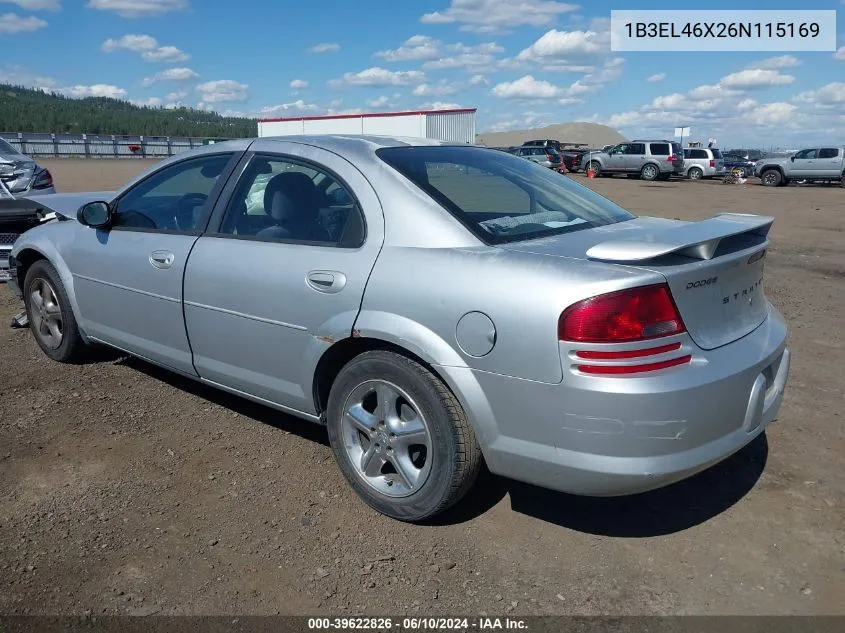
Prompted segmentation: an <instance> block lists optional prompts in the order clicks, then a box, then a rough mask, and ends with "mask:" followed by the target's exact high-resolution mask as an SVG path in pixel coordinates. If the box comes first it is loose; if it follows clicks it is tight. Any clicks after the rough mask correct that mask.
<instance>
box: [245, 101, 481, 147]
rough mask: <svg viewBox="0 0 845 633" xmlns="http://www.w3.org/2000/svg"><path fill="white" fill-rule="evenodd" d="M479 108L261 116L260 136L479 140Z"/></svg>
mask: <svg viewBox="0 0 845 633" xmlns="http://www.w3.org/2000/svg"><path fill="white" fill-rule="evenodd" d="M475 112H476V108H461V109H459V110H418V111H415V112H372V113H363V114H330V115H326V116H302V117H293V118H282V119H259V120H258V136H290V135H300V134H371V135H385V136H411V137H418V138H429V139H439V140H442V141H450V142H453V143H475Z"/></svg>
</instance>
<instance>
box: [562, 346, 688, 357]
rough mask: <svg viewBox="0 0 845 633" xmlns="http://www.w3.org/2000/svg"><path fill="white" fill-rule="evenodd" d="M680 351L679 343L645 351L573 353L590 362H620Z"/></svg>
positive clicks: (585, 351)
mask: <svg viewBox="0 0 845 633" xmlns="http://www.w3.org/2000/svg"><path fill="white" fill-rule="evenodd" d="M679 349H681V343H680V342H678V343H669V344H668V345H658V346H657V347H646V348H645V349H626V350H623V351H621V352H596V351H594V350H583V351H580V352H575V355H576V356H577V357H578V358H585V359H590V360H621V359H623V358H642V357H643V356H656V355H657V354H665V353H667V352H674V351H675V350H679Z"/></svg>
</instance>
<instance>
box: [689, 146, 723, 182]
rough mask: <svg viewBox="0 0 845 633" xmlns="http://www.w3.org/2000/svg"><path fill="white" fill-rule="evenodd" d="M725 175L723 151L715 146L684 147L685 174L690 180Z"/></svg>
mask: <svg viewBox="0 0 845 633" xmlns="http://www.w3.org/2000/svg"><path fill="white" fill-rule="evenodd" d="M724 175H725V161H724V159H723V158H722V152H720V151H719V150H718V149H716V148H715V147H686V148H684V176H686V177H687V178H689V179H690V180H699V179H701V178H714V177H716V176H724Z"/></svg>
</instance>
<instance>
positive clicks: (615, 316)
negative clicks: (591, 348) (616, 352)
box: [557, 284, 686, 343]
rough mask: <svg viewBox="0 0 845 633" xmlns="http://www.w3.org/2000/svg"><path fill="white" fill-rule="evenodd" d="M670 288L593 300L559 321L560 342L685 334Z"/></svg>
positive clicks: (660, 286) (634, 290)
mask: <svg viewBox="0 0 845 633" xmlns="http://www.w3.org/2000/svg"><path fill="white" fill-rule="evenodd" d="M685 331H686V328H685V327H684V322H683V321H682V320H681V315H680V314H679V313H678V309H677V308H676V307H675V302H674V301H673V300H672V295H671V293H670V292H669V286H668V285H666V284H657V285H654V286H642V287H640V288H632V289H630V290H622V291H620V292H611V293H609V294H604V295H599V296H597V297H591V298H590V299H585V300H584V301H579V302H578V303H576V304H574V305H571V306H569V307H568V308H567V309H566V310H564V311H563V314H561V315H560V318H559V319H558V326H557V333H558V339H560V340H561V341H575V342H580V343H623V342H629V341H644V340H648V339H653V338H659V337H661V336H671V335H673V334H680V333H681V332H685Z"/></svg>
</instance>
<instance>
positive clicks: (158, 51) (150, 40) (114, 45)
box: [100, 34, 191, 63]
mask: <svg viewBox="0 0 845 633" xmlns="http://www.w3.org/2000/svg"><path fill="white" fill-rule="evenodd" d="M100 48H102V49H103V51H104V52H106V53H111V52H113V51H116V50H120V49H123V50H127V51H133V52H135V53H141V57H143V59H144V60H145V61H148V62H169V63H174V62H184V61H186V60H188V59H190V57H191V56H190V55H188V54H187V53H185V52H184V51H182V50H180V49H178V48H176V47H175V46H159V45H158V41H157V40H156V38H154V37H153V36H152V35H137V34H130V35H124V36H123V37H121V38H119V39H113V38H109V39H107V40H106V41H105V42H103V44H102V46H101V47H100Z"/></svg>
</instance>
